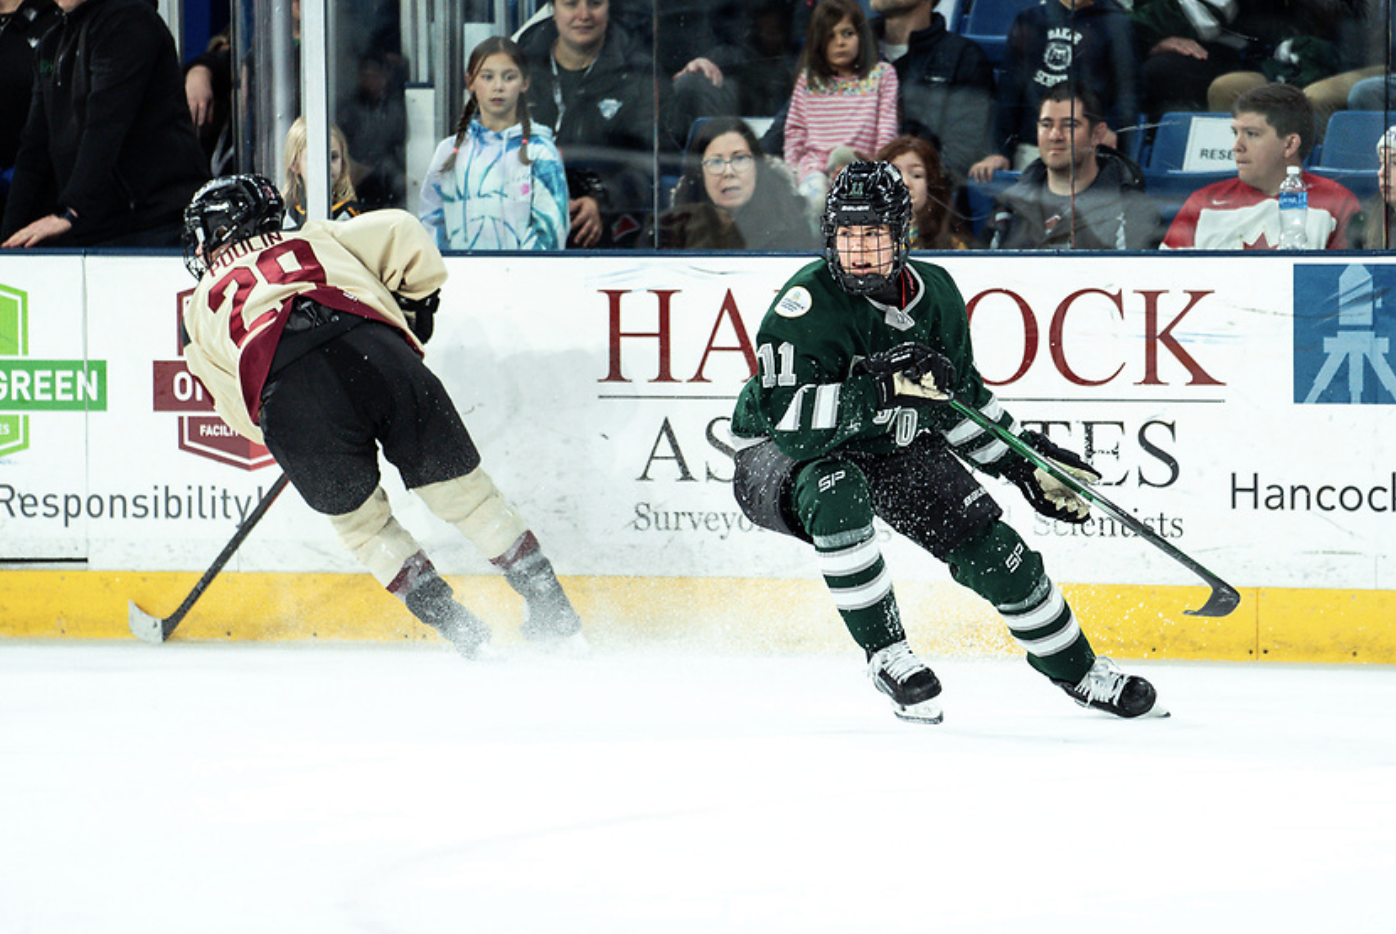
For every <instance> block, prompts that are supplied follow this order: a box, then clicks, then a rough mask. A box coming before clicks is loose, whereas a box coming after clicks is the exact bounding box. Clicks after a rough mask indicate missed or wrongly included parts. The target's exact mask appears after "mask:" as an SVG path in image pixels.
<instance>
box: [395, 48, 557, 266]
mask: <svg viewBox="0 0 1396 934" xmlns="http://www.w3.org/2000/svg"><path fill="white" fill-rule="evenodd" d="M465 86H466V89H467V90H468V91H469V92H470V98H469V100H467V101H466V104H465V110H464V111H463V112H462V113H461V117H460V121H459V123H458V124H457V128H456V135H455V136H453V137H448V138H446V139H444V140H442V141H441V145H439V146H438V147H437V148H436V154H435V155H434V156H433V157H432V161H431V168H430V169H429V170H428V171H427V175H426V180H425V181H424V182H423V183H422V203H421V208H420V216H421V219H422V223H423V224H425V225H426V227H427V229H428V230H430V231H431V232H432V233H433V235H434V236H435V238H436V245H437V247H438V248H440V249H443V250H559V249H562V247H563V245H564V244H565V243H566V242H567V230H568V216H567V178H566V175H565V173H564V171H563V166H562V157H561V156H560V155H559V154H558V151H557V146H556V145H555V144H554V143H553V135H552V131H551V130H549V129H548V128H547V127H546V126H541V125H538V124H534V123H533V122H532V121H530V120H529V116H528V104H527V101H526V98H525V97H524V92H525V91H527V90H528V65H527V62H526V60H525V58H524V54H523V52H522V50H521V49H520V48H519V47H518V46H517V45H516V44H515V43H514V42H513V41H512V40H510V39H507V38H504V37H502V36H492V37H490V38H489V39H486V40H485V41H484V42H481V43H480V44H479V45H477V46H476V47H475V50H474V51H473V52H471V53H470V62H469V67H468V68H467V73H466V85H465Z"/></svg>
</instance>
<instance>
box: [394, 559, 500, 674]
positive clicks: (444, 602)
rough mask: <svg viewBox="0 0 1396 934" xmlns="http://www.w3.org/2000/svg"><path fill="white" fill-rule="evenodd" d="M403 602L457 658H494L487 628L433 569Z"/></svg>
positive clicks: (488, 628)
mask: <svg viewBox="0 0 1396 934" xmlns="http://www.w3.org/2000/svg"><path fill="white" fill-rule="evenodd" d="M403 600H404V602H405V603H406V604H407V608H408V609H409V610H411V611H412V615H414V616H416V617H417V618H418V619H420V620H421V621H422V622H424V623H426V624H427V625H428V626H430V627H431V628H432V629H435V630H436V631H437V632H439V633H440V634H441V637H442V638H443V639H445V640H446V641H447V642H449V643H451V645H453V646H455V647H456V651H457V652H459V653H460V654H461V655H463V656H465V657H466V658H469V659H476V660H483V659H486V658H493V657H494V655H495V653H494V650H493V649H491V648H490V645H489V642H490V627H489V626H487V625H486V624H485V622H484V621H483V620H481V619H480V618H479V617H478V616H476V615H475V614H474V613H472V612H470V611H469V610H467V609H466V608H465V607H464V606H462V605H461V604H460V603H459V601H457V600H456V598H455V596H454V595H453V594H452V592H451V586H450V585H449V584H447V583H446V582H445V581H444V580H442V579H441V578H440V577H439V576H437V574H436V572H435V570H433V571H432V572H431V574H430V575H428V576H424V577H423V579H422V581H421V582H420V583H419V584H418V585H417V586H416V587H415V588H413V589H412V591H410V592H409V593H408V594H407V595H406V596H404V597H403Z"/></svg>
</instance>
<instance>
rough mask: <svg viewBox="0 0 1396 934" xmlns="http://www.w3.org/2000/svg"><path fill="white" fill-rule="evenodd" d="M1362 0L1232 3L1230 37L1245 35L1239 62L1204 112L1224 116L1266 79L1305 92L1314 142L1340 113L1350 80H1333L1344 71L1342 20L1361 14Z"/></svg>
mask: <svg viewBox="0 0 1396 934" xmlns="http://www.w3.org/2000/svg"><path fill="white" fill-rule="evenodd" d="M1361 2H1362V0H1283V2H1276V0H1235V2H1234V8H1235V13H1234V16H1233V17H1232V18H1231V19H1230V21H1229V22H1228V23H1226V24H1225V25H1226V28H1227V33H1228V35H1233V36H1240V37H1243V41H1242V44H1241V63H1240V65H1239V67H1238V68H1237V69H1236V70H1234V71H1227V72H1224V73H1222V74H1220V75H1219V76H1218V77H1217V78H1215V79H1214V80H1213V81H1212V83H1211V85H1209V87H1208V89H1207V109H1208V110H1209V111H1212V112H1214V113H1225V112H1227V111H1229V110H1230V109H1231V105H1232V104H1233V103H1234V102H1235V100H1236V99H1237V98H1238V97H1240V96H1241V95H1242V94H1244V93H1245V92H1246V91H1249V90H1250V89H1252V88H1256V87H1259V86H1260V85H1262V84H1265V83H1267V82H1270V81H1279V82H1282V83H1284V84H1290V85H1294V86H1295V87H1298V88H1303V89H1304V93H1305V94H1306V95H1308V97H1309V100H1310V102H1311V103H1312V104H1313V105H1314V108H1315V112H1316V120H1315V125H1314V129H1315V134H1316V135H1315V139H1316V140H1317V139H1322V137H1323V132H1324V130H1325V128H1326V127H1327V122H1328V117H1329V116H1330V115H1331V114H1332V113H1333V112H1334V111H1335V110H1341V109H1342V107H1343V105H1344V103H1345V101H1346V99H1347V94H1348V90H1349V89H1350V87H1351V83H1352V82H1351V81H1350V80H1348V79H1343V80H1341V81H1338V82H1336V83H1334V82H1333V81H1332V80H1331V79H1333V78H1334V77H1335V76H1336V75H1337V74H1338V73H1339V72H1340V71H1341V70H1342V68H1343V65H1344V62H1343V56H1342V54H1341V52H1340V50H1339V48H1338V45H1337V44H1336V40H1337V38H1338V29H1339V26H1340V24H1341V23H1342V20H1343V18H1344V17H1345V16H1349V17H1351V16H1360V15H1361V12H1362V11H1361V8H1360V4H1361Z"/></svg>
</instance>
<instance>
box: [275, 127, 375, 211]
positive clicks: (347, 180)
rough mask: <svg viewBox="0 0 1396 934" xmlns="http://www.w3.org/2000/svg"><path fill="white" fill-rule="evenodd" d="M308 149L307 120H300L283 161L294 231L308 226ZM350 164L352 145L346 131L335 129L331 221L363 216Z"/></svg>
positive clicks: (284, 186)
mask: <svg viewBox="0 0 1396 934" xmlns="http://www.w3.org/2000/svg"><path fill="white" fill-rule="evenodd" d="M305 148H306V125H305V118H304V117H297V118H296V119H295V121H294V122H293V123H292V124H291V128H290V129H289V130H287V131H286V146H285V149H284V150H283V151H282V162H284V163H285V164H286V178H285V180H284V182H283V184H282V186H281V197H282V200H284V201H285V202H286V226H287V227H288V228H290V229H293V230H299V229H300V228H301V227H303V226H305V220H306V209H305V205H306V197H305ZM349 164H350V159H349V143H348V141H347V140H346V139H345V138H344V131H343V130H341V129H340V128H339V127H337V126H331V127H330V205H331V206H330V219H331V220H337V221H339V220H344V219H346V218H350V217H356V216H358V215H359V214H362V213H363V208H362V207H361V206H360V204H359V195H358V192H356V191H355V190H354V180H353V179H352V178H351V177H350V175H349Z"/></svg>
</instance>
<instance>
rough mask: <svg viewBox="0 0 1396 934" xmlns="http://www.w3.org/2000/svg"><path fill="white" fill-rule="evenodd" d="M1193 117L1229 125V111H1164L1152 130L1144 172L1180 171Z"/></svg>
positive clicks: (1184, 157)
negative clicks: (1214, 120) (1224, 122)
mask: <svg viewBox="0 0 1396 934" xmlns="http://www.w3.org/2000/svg"><path fill="white" fill-rule="evenodd" d="M1195 118H1203V119H1220V120H1225V121H1226V122H1227V125H1228V126H1229V125H1230V123H1231V114H1229V113H1166V114H1164V115H1163V117H1162V118H1161V119H1160V120H1159V125H1158V129H1157V130H1156V131H1155V132H1154V141H1153V144H1152V145H1150V146H1149V149H1148V151H1147V152H1146V153H1145V155H1144V162H1143V167H1144V169H1145V171H1146V172H1150V173H1159V172H1182V171H1183V165H1184V164H1185V163H1186V161H1187V149H1188V134H1189V133H1190V132H1191V130H1192V122H1193V120H1194V119H1195Z"/></svg>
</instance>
